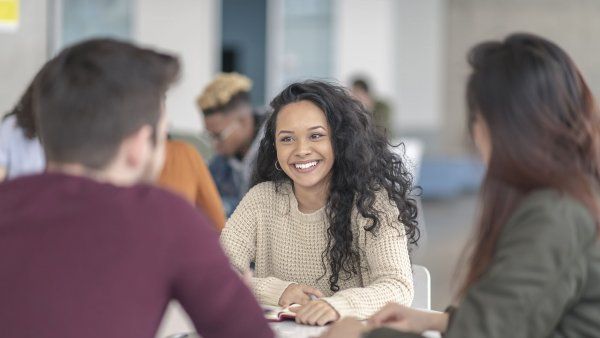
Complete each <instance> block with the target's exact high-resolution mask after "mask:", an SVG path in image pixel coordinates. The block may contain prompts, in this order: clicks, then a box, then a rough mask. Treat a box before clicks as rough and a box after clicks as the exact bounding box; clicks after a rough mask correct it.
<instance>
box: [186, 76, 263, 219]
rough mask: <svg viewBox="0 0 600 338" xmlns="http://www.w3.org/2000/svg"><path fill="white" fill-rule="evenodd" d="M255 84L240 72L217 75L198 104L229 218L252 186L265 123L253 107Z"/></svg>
mask: <svg viewBox="0 0 600 338" xmlns="http://www.w3.org/2000/svg"><path fill="white" fill-rule="evenodd" d="M251 88H252V81H250V79H249V78H247V77H246V76H243V75H241V74H238V73H223V74H220V75H219V76H217V77H216V78H215V79H214V80H213V81H212V82H211V83H210V84H209V85H208V86H207V87H206V88H205V89H204V90H203V91H202V93H201V94H200V96H199V97H198V100H197V103H198V108H199V109H200V110H201V111H202V113H203V115H204V124H205V126H206V131H207V132H208V134H209V136H210V138H211V140H212V144H213V147H214V151H215V153H216V155H215V156H214V157H213V158H212V160H211V162H210V165H209V168H210V172H211V174H212V175H213V178H214V180H215V183H216V184H217V188H218V190H219V193H220V194H221V198H222V200H223V205H224V206H225V213H226V214H227V216H229V215H231V213H232V212H233V211H234V210H235V207H236V206H237V205H238V203H239V202H240V200H241V199H242V197H243V196H244V194H246V192H247V191H248V185H249V181H250V177H251V175H252V170H253V169H254V168H253V166H254V163H255V161H256V154H257V151H258V147H259V143H260V139H261V138H262V134H263V133H262V132H261V128H262V125H263V122H264V120H265V117H264V114H260V113H258V112H257V111H255V110H254V109H253V108H252V104H251V103H250V89H251Z"/></svg>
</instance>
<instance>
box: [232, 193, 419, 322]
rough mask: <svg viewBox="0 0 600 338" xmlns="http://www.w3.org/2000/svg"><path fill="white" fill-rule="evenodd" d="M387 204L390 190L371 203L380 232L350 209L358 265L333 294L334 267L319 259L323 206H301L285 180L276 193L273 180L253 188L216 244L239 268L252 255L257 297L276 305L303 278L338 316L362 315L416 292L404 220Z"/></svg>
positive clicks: (324, 229) (323, 229)
mask: <svg viewBox="0 0 600 338" xmlns="http://www.w3.org/2000/svg"><path fill="white" fill-rule="evenodd" d="M392 203H393V202H391V201H389V199H388V198H387V194H385V193H379V194H377V200H376V202H375V207H376V208H377V210H379V211H380V214H381V217H382V219H381V221H382V223H381V228H380V230H379V232H378V234H377V236H373V235H372V234H371V233H370V232H367V231H365V230H364V229H363V226H364V225H365V224H366V219H364V218H363V217H361V216H360V215H359V214H358V212H357V211H356V208H355V209H354V211H353V215H352V219H353V220H354V221H353V223H352V232H353V234H354V238H355V243H356V244H357V245H358V247H359V252H360V253H361V254H360V264H361V267H362V268H361V271H360V272H359V273H358V275H354V276H352V278H350V279H349V280H343V279H342V278H341V277H342V274H340V280H339V282H338V284H339V286H340V291H338V292H336V293H334V292H332V291H331V290H330V289H329V282H328V277H329V275H330V273H331V272H330V271H331V270H330V269H329V266H328V264H326V267H324V266H323V264H322V262H321V253H322V252H323V251H324V250H325V248H326V246H327V223H326V216H325V209H324V208H322V209H320V210H318V211H316V212H314V213H311V214H304V213H302V212H300V211H299V210H298V201H297V200H296V197H295V196H294V193H293V192H292V188H291V185H290V184H286V185H284V186H283V187H282V188H281V189H280V190H279V192H276V191H275V184H273V183H272V182H265V183H261V184H258V185H256V186H255V187H253V188H252V189H251V190H250V191H249V192H248V193H247V194H246V196H244V198H243V199H242V201H241V202H240V204H239V205H238V207H237V208H236V210H235V212H234V213H233V214H232V215H231V218H230V219H229V221H228V222H227V224H226V225H225V228H224V229H223V232H222V233H221V244H222V245H223V248H224V249H225V252H226V253H227V254H228V255H229V258H230V259H231V262H232V264H233V265H234V267H235V268H236V269H238V270H240V271H242V270H246V269H248V267H249V265H250V262H252V261H254V262H255V264H256V270H255V277H254V278H253V281H252V288H253V291H254V294H255V295H256V297H257V298H258V301H259V302H260V303H262V304H268V305H277V304H278V302H279V298H280V297H281V295H282V293H283V291H284V290H285V289H286V288H287V287H288V286H289V285H290V284H292V283H301V284H307V285H310V286H313V287H315V288H317V289H319V290H321V291H322V292H323V293H324V294H325V295H326V297H325V298H322V300H324V301H326V302H327V303H329V304H330V305H331V306H332V307H333V308H334V309H335V310H336V311H337V312H338V313H339V314H340V316H341V317H345V316H356V317H358V318H361V319H365V318H367V317H369V316H370V315H372V314H373V313H375V312H376V311H377V310H379V309H380V308H381V307H382V306H384V305H385V304H386V303H388V302H392V301H393V302H398V303H400V304H404V305H410V304H411V302H412V298H413V293H414V292H413V281H412V272H411V266H410V260H409V256H408V249H407V242H406V236H404V226H403V225H402V223H400V222H398V209H397V208H396V207H395V205H393V204H392ZM324 268H325V269H326V270H324ZM324 272H325V276H324V277H323V278H320V279H319V277H321V276H322V275H323V273H324Z"/></svg>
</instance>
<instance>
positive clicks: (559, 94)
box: [324, 34, 600, 338]
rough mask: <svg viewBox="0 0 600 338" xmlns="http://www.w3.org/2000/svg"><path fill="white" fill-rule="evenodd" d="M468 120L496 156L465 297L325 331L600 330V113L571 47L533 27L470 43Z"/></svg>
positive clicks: (580, 333)
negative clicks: (439, 309)
mask: <svg viewBox="0 0 600 338" xmlns="http://www.w3.org/2000/svg"><path fill="white" fill-rule="evenodd" d="M469 63H470V65H471V67H472V73H471V75H470V77H469V80H468V84H467V103H468V107H469V127H470V130H471V134H472V136H473V139H474V141H475V144H476V146H477V148H478V150H479V152H480V153H481V155H482V157H483V160H484V161H485V163H486V164H487V172H486V176H485V179H484V181H483V184H482V189H481V212H480V218H479V220H478V223H477V224H478V227H477V232H476V235H475V238H474V240H473V243H474V244H473V248H472V250H471V254H470V260H469V266H468V273H467V277H466V279H465V281H464V284H463V287H462V289H461V292H460V293H459V295H458V299H459V301H458V304H459V306H458V307H456V308H451V310H450V311H447V312H446V313H431V312H423V311H419V310H415V309H410V308H407V307H403V306H400V305H396V304H389V305H387V306H386V307H384V308H383V309H382V310H381V311H380V312H379V313H377V314H376V315H374V316H373V317H372V318H371V319H370V320H369V322H368V324H367V325H363V324H362V323H358V322H356V321H353V320H351V319H349V320H344V321H341V322H339V323H338V324H336V325H335V326H334V327H333V328H332V329H331V330H329V331H328V332H326V333H325V334H324V337H328V338H333V337H344V338H347V337H353V336H354V337H358V336H360V335H362V336H363V337H368V338H384V337H385V338H388V337H389V338H391V337H394V338H398V337H412V336H418V335H419V334H421V333H423V332H424V331H427V330H437V331H441V332H442V333H444V335H445V337H448V338H454V337H461V338H464V337H475V338H482V337H517V338H518V337H523V338H525V337H527V338H534V337H600V244H599V240H598V239H599V232H598V229H599V224H600V222H599V215H600V213H599V203H598V201H599V200H598V198H597V191H598V186H599V181H600V116H599V113H598V110H597V107H596V105H595V102H594V98H593V96H592V94H591V92H590V90H589V88H588V86H587V85H586V83H585V81H584V80H583V78H582V76H581V74H580V72H579V71H578V69H577V68H576V66H575V64H574V63H573V61H572V60H571V59H570V58H569V56H568V55H567V54H566V53H565V52H564V51H563V50H562V49H561V48H559V47H558V46H557V45H555V44H554V43H552V42H550V41H548V40H545V39H543V38H540V37H537V36H533V35H529V34H515V35H511V36H509V37H508V38H506V39H505V40H504V41H502V42H498V41H493V42H485V43H481V44H479V45H477V46H475V47H474V48H473V49H472V50H471V52H470V54H469Z"/></svg>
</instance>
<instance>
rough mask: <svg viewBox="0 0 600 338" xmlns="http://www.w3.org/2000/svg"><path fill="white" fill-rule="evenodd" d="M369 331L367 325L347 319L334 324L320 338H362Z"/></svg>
mask: <svg viewBox="0 0 600 338" xmlns="http://www.w3.org/2000/svg"><path fill="white" fill-rule="evenodd" d="M368 329H369V327H368V326H367V325H365V323H363V322H361V321H359V320H357V319H356V318H351V317H347V318H344V319H342V320H340V321H339V322H337V323H335V324H333V326H331V328H330V329H328V330H327V331H325V333H323V334H322V335H321V336H320V337H319V338H360V337H361V335H362V334H363V333H364V332H366V331H367V330H368Z"/></svg>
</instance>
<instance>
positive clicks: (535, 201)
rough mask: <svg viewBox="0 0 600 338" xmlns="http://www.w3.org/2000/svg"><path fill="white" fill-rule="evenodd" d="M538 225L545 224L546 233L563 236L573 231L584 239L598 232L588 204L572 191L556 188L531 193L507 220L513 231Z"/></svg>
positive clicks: (525, 229) (592, 236)
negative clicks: (566, 191) (568, 192)
mask: <svg viewBox="0 0 600 338" xmlns="http://www.w3.org/2000/svg"><path fill="white" fill-rule="evenodd" d="M537 227H543V228H544V233H547V234H550V235H555V236H562V237H564V236H569V234H571V235H576V236H577V237H578V238H581V239H585V238H595V237H596V233H597V226H596V222H595V220H594V217H593V216H592V214H591V213H590V211H589V210H588V208H586V206H585V205H584V204H583V203H582V202H580V201H579V200H577V199H575V198H573V197H572V196H570V195H569V194H567V193H564V192H560V191H558V190H555V189H539V190H535V191H532V192H531V193H529V194H528V195H527V196H526V197H525V198H524V199H523V200H522V201H521V203H520V204H519V206H518V207H517V208H516V210H515V212H514V213H513V215H512V216H511V217H510V219H509V220H508V222H507V224H506V228H507V229H511V231H527V230H528V229H531V230H533V229H535V228H537ZM538 230H539V229H538ZM505 233H508V231H505Z"/></svg>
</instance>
